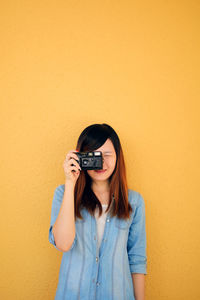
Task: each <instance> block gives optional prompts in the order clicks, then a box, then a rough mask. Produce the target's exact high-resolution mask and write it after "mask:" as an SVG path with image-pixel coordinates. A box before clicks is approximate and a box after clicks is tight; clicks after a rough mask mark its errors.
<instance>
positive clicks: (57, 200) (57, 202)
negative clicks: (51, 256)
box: [49, 185, 77, 252]
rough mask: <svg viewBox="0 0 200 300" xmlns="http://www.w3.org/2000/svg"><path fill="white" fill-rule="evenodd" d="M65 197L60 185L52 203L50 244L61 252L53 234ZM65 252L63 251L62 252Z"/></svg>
mask: <svg viewBox="0 0 200 300" xmlns="http://www.w3.org/2000/svg"><path fill="white" fill-rule="evenodd" d="M63 195H64V189H63V188H62V185H59V186H58V187H57V188H56V189H55V191H54V196H53V201H52V207H51V220H50V228H49V242H50V243H51V244H52V245H53V246H54V247H55V248H56V249H57V250H58V251H61V250H60V249H58V248H57V246H56V243H55V239H54V235H53V232H52V229H53V225H54V223H55V221H56V219H57V217H58V214H59V211H60V207H61V204H62V199H63ZM76 238H77V237H75V239H74V241H73V244H72V246H71V248H70V249H69V250H71V249H72V248H73V247H74V245H75V242H76ZM61 252H63V251H61Z"/></svg>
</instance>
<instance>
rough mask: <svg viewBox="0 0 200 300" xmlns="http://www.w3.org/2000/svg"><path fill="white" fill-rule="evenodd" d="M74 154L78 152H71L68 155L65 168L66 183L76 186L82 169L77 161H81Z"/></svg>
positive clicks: (64, 164)
mask: <svg viewBox="0 0 200 300" xmlns="http://www.w3.org/2000/svg"><path fill="white" fill-rule="evenodd" d="M73 152H76V150H71V151H69V152H68V153H67V155H66V158H65V160H64V163H63V168H64V173H65V177H66V179H65V181H67V182H68V181H69V182H72V183H73V185H75V184H76V181H77V179H78V177H79V175H80V170H81V168H80V165H79V163H78V162H77V161H76V160H78V161H79V157H78V156H77V155H76V154H75V153H73Z"/></svg>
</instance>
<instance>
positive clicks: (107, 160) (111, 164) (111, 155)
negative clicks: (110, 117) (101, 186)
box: [87, 139, 117, 181]
mask: <svg viewBox="0 0 200 300" xmlns="http://www.w3.org/2000/svg"><path fill="white" fill-rule="evenodd" d="M95 151H101V152H102V155H103V169H102V170H87V173H88V175H89V176H90V177H91V178H92V179H93V180H95V181H96V180H107V179H108V178H109V177H110V176H111V175H112V173H113V171H114V169H115V164H116V158H117V156H116V152H115V148H114V146H113V144H112V142H111V140H110V139H107V140H106V141H105V143H104V144H103V145H102V146H101V147H100V148H98V149H96V150H95Z"/></svg>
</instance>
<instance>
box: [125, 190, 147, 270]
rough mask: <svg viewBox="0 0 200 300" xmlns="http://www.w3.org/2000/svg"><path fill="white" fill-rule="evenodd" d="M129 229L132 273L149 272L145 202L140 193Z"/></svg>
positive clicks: (128, 249)
mask: <svg viewBox="0 0 200 300" xmlns="http://www.w3.org/2000/svg"><path fill="white" fill-rule="evenodd" d="M137 197H138V199H137V201H136V202H134V203H136V204H135V207H134V213H133V221H132V224H131V226H130V229H129V236H128V242H127V252H128V259H129V265H130V271H131V273H142V274H147V256H146V228H145V227H146V224H145V203H144V199H143V197H142V196H141V195H140V194H139V193H138V196H137Z"/></svg>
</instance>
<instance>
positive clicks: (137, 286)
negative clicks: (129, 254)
mask: <svg viewBox="0 0 200 300" xmlns="http://www.w3.org/2000/svg"><path fill="white" fill-rule="evenodd" d="M131 275H132V279H133V287H134V296H135V300H144V296H145V274H140V273H132V274H131Z"/></svg>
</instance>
